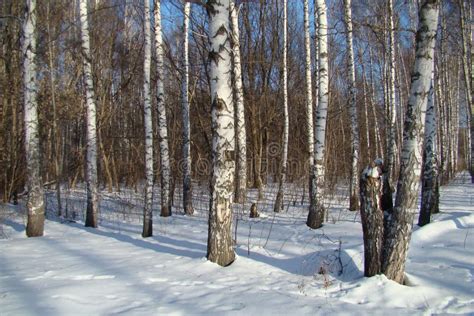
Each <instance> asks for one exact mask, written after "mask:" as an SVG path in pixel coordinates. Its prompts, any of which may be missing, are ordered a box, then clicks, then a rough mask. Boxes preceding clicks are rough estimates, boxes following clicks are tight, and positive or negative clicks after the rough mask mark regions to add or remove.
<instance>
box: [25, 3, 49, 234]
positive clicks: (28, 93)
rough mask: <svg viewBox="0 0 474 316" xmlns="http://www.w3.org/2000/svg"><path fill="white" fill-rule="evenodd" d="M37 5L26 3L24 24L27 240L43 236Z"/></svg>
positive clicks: (43, 206) (43, 205) (43, 207)
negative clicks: (37, 65)
mask: <svg viewBox="0 0 474 316" xmlns="http://www.w3.org/2000/svg"><path fill="white" fill-rule="evenodd" d="M36 48H37V46H36V1H35V0H28V1H26V7H25V17H24V22H23V41H22V47H21V51H22V54H23V85H24V86H23V93H24V103H23V107H24V108H23V111H24V119H25V151H26V165H27V179H26V187H27V189H28V200H27V203H26V207H27V211H28V222H27V225H26V235H27V236H28V237H39V236H43V233H44V212H45V202H44V192H43V183H42V179H41V163H40V162H41V152H40V144H39V135H38V103H37V95H38V86H37V79H36V76H37V70H36V69H37V67H36V61H35V57H36Z"/></svg>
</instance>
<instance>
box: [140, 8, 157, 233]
mask: <svg viewBox="0 0 474 316" xmlns="http://www.w3.org/2000/svg"><path fill="white" fill-rule="evenodd" d="M144 7H145V10H144V11H145V23H144V34H145V46H144V51H145V56H144V57H145V58H144V61H143V72H144V78H143V99H144V104H143V113H144V126H145V179H146V180H145V205H144V209H143V232H142V237H150V236H153V212H152V205H153V175H154V172H153V123H152V108H151V92H150V78H151V16H150V1H149V0H144Z"/></svg>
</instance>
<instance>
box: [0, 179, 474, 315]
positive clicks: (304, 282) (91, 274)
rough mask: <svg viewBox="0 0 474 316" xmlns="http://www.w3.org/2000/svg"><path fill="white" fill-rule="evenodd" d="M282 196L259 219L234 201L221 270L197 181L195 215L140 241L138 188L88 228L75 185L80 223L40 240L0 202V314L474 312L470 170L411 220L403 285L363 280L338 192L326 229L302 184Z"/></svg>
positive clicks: (115, 200)
mask: <svg viewBox="0 0 474 316" xmlns="http://www.w3.org/2000/svg"><path fill="white" fill-rule="evenodd" d="M289 192H290V194H289V195H288V197H287V198H288V199H289V200H288V201H287V204H290V206H289V207H288V208H286V209H285V210H284V212H282V213H281V214H277V215H275V214H273V212H272V205H271V202H270V201H267V202H268V203H265V201H264V203H261V204H260V205H259V209H260V212H261V214H262V216H261V217H260V218H257V219H249V218H248V217H247V216H245V215H243V214H242V213H243V210H242V209H239V208H238V207H237V208H236V210H235V213H236V214H237V216H236V217H237V218H239V220H238V224H237V241H236V242H237V243H236V252H237V254H238V257H237V260H236V261H235V262H234V263H233V264H232V265H231V266H229V267H226V268H221V267H219V266H217V265H215V264H212V263H210V262H207V261H206V259H205V255H206V239H207V212H206V209H207V202H208V201H207V197H206V196H207V193H206V192H205V190H204V189H201V191H200V189H198V188H197V189H195V195H196V200H195V201H194V204H195V207H196V208H197V212H196V215H195V216H193V217H186V216H183V215H181V214H175V215H174V216H173V217H171V218H160V217H159V216H156V217H155V218H154V233H155V237H152V238H147V239H143V238H141V236H140V233H141V221H140V212H141V210H140V207H139V206H137V205H135V204H134V203H137V198H136V197H137V196H138V195H136V194H135V193H132V192H129V191H125V192H124V193H120V194H118V193H114V194H105V195H104V196H103V199H102V209H103V212H102V214H101V222H100V225H101V226H100V228H99V229H89V228H85V227H83V223H82V221H81V216H82V211H83V210H84V199H83V196H82V195H81V194H80V193H79V192H71V193H70V194H69V196H68V203H67V205H68V212H69V214H70V215H72V213H75V215H76V217H77V221H76V222H69V223H64V222H63V223H61V222H60V221H58V220H55V219H54V218H53V216H50V219H49V220H47V221H46V228H45V232H46V234H45V236H44V237H42V238H32V239H27V238H26V237H25V234H24V217H23V216H22V215H21V210H22V209H23V207H21V206H17V207H13V206H11V205H0V207H1V208H2V209H1V211H2V214H3V219H2V221H3V223H2V225H1V226H0V235H2V236H3V239H0V315H103V314H107V315H108V314H127V315H128V314H131V315H195V314H206V315H227V314H237V315H279V314H285V315H302V314H308V315H309V314H311V315H314V314H331V315H335V314H345V315H348V314H350V315H357V314H360V315H367V314H368V315H379V314H385V315H413V314H449V313H459V314H471V315H472V314H474V229H473V227H474V185H472V184H469V183H468V177H467V174H461V175H460V176H458V177H457V178H456V179H455V181H453V183H451V184H450V185H449V186H446V187H443V188H442V194H441V213H440V214H437V215H435V216H434V220H433V223H431V224H429V225H427V226H425V227H423V228H418V227H416V228H415V232H414V234H413V238H412V241H411V244H410V252H409V259H408V262H407V279H408V282H409V286H402V285H399V284H397V283H394V282H392V281H389V280H387V279H386V278H385V277H384V276H383V275H380V276H376V277H373V278H364V277H363V246H362V229H361V224H360V217H359V216H357V215H356V214H355V213H351V212H349V211H346V210H345V209H344V208H343V207H342V206H341V205H340V204H339V203H338V200H340V196H338V195H334V196H332V199H331V201H328V205H329V206H330V213H329V218H328V222H327V223H326V224H325V226H324V227H323V228H322V229H318V230H310V229H308V228H307V227H306V226H305V220H306V214H307V213H306V212H307V211H306V210H307V205H305V204H303V205H301V196H302V194H301V190H299V191H298V189H296V188H289ZM273 193H274V192H266V196H270V197H271V196H272V195H273ZM156 196H158V195H156ZM254 197H255V192H251V193H250V197H249V203H250V202H252V200H253V199H254ZM53 200H54V199H53V197H52V195H51V198H50V203H52V201H53ZM178 200H179V198H178V199H177V201H178ZM329 202H330V203H329ZM50 207H51V209H54V205H50ZM244 209H245V210H246V211H248V209H249V205H246V206H245V208H244ZM155 213H156V214H158V213H159V212H155ZM177 213H178V212H177ZM234 228H235V227H234Z"/></svg>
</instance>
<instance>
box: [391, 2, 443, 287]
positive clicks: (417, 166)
mask: <svg viewBox="0 0 474 316" xmlns="http://www.w3.org/2000/svg"><path fill="white" fill-rule="evenodd" d="M438 11H439V0H425V1H424V2H423V4H422V5H421V8H420V13H419V26H418V31H417V35H416V38H417V41H416V54H415V65H414V69H413V72H412V76H411V87H410V98H409V100H408V105H407V113H406V116H405V124H404V133H403V147H402V153H401V165H400V177H399V180H398V186H397V197H396V200H395V207H394V209H393V212H392V214H391V218H390V219H389V222H388V225H387V232H386V234H385V237H386V238H385V242H384V254H383V265H382V270H383V273H384V274H385V275H386V276H387V278H389V279H391V280H394V281H396V282H398V283H403V281H404V272H405V261H406V257H407V253H408V246H409V241H410V238H411V231H412V226H413V216H414V208H415V206H416V200H417V197H418V188H419V181H420V174H421V160H422V154H421V148H422V144H421V143H420V142H422V141H423V131H424V122H423V121H422V120H421V113H422V112H424V111H426V106H427V102H428V95H429V91H430V82H431V77H432V75H431V74H432V71H433V67H434V48H435V43H436V31H437V24H438Z"/></svg>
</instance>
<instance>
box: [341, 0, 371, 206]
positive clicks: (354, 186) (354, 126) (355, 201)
mask: <svg viewBox="0 0 474 316" xmlns="http://www.w3.org/2000/svg"><path fill="white" fill-rule="evenodd" d="M344 21H345V24H346V32H347V34H346V46H347V68H348V73H349V113H350V118H351V145H352V162H351V176H350V177H351V178H350V190H349V191H350V199H349V201H350V203H349V209H350V210H351V211H355V210H358V209H359V198H358V196H359V181H358V175H359V155H360V153H359V152H360V138H359V120H358V118H357V105H356V87H355V68H354V46H353V43H352V13H351V0H344ZM367 139H368V138H367Z"/></svg>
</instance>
